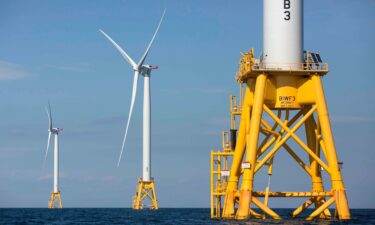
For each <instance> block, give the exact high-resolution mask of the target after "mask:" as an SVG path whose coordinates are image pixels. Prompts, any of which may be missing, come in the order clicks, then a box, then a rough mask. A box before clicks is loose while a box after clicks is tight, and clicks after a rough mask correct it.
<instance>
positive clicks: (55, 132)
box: [48, 128, 63, 134]
mask: <svg viewBox="0 0 375 225" xmlns="http://www.w3.org/2000/svg"><path fill="white" fill-rule="evenodd" d="M48 131H49V132H51V133H52V134H59V133H60V132H61V131H63V129H62V128H52V129H48Z"/></svg>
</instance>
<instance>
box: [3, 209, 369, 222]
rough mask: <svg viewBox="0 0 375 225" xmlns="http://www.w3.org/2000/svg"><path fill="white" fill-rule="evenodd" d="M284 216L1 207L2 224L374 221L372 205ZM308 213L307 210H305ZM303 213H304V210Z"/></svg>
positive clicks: (283, 211)
mask: <svg viewBox="0 0 375 225" xmlns="http://www.w3.org/2000/svg"><path fill="white" fill-rule="evenodd" d="M275 211H276V212H277V213H278V214H279V215H281V216H282V217H283V218H285V219H283V220H281V221H275V220H257V219H249V220H246V221H235V220H213V219H210V210H209V209H197V208H193V209H187V208H182V209H178V208H177V209H172V208H168V209H159V210H157V211H152V210H142V211H135V210H132V209H126V208H105V209H94V208H65V209H37V208H31V209H5V208H3V209H0V224H1V225H3V224H4V225H12V224H17V225H23V224H25V225H29V224H30V225H33V224H62V225H63V224H78V225H80V224H98V225H99V224H100V225H101V224H103V225H104V224H105V225H111V224H173V225H174V224H194V225H195V224H217V225H224V224H228V225H241V224H247V225H259V224H291V225H299V224H319V225H329V224H375V209H352V210H351V213H352V219H351V220H349V221H337V220H324V221H322V220H316V221H305V220H303V219H302V218H299V219H298V218H297V219H288V215H289V214H290V212H291V209H276V210H275ZM306 213H309V212H306ZM305 215H306V214H305Z"/></svg>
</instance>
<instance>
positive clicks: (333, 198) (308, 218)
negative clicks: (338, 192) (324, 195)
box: [306, 197, 335, 220]
mask: <svg viewBox="0 0 375 225" xmlns="http://www.w3.org/2000/svg"><path fill="white" fill-rule="evenodd" d="M334 202H335V197H332V198H330V199H329V200H328V201H326V202H325V203H324V204H323V205H321V206H320V207H319V208H317V209H316V210H315V211H314V212H312V213H311V214H310V215H309V216H308V217H307V218H306V220H312V219H314V218H315V217H317V216H319V215H320V214H321V213H322V212H323V211H324V210H326V209H327V208H328V207H329V206H330V205H332V204H333V203H334Z"/></svg>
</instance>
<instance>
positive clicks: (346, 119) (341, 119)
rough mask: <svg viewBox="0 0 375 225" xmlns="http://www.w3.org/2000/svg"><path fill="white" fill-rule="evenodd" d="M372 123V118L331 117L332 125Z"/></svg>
mask: <svg viewBox="0 0 375 225" xmlns="http://www.w3.org/2000/svg"><path fill="white" fill-rule="evenodd" d="M374 121H375V120H374V119H373V118H368V117H361V116H332V122H333V123H370V122H374Z"/></svg>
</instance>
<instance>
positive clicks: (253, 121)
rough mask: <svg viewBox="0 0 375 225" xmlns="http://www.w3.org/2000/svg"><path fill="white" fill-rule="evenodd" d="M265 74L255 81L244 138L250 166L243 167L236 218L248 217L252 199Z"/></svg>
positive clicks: (247, 160)
mask: <svg viewBox="0 0 375 225" xmlns="http://www.w3.org/2000/svg"><path fill="white" fill-rule="evenodd" d="M266 80H267V76H266V75H265V74H260V75H259V76H258V77H257V79H256V83H255V92H254V100H253V102H254V105H253V108H252V113H251V118H250V127H249V129H250V130H249V135H248V137H247V138H246V162H247V163H249V167H250V168H244V173H243V178H242V179H243V180H242V184H241V191H240V202H239V206H238V210H237V215H236V218H237V219H247V218H248V217H249V214H250V213H249V212H250V210H249V208H250V203H251V199H252V196H251V194H252V191H253V178H254V169H255V161H256V155H257V148H258V138H259V128H260V121H261V118H262V111H263V101H264V91H265V85H266Z"/></svg>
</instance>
